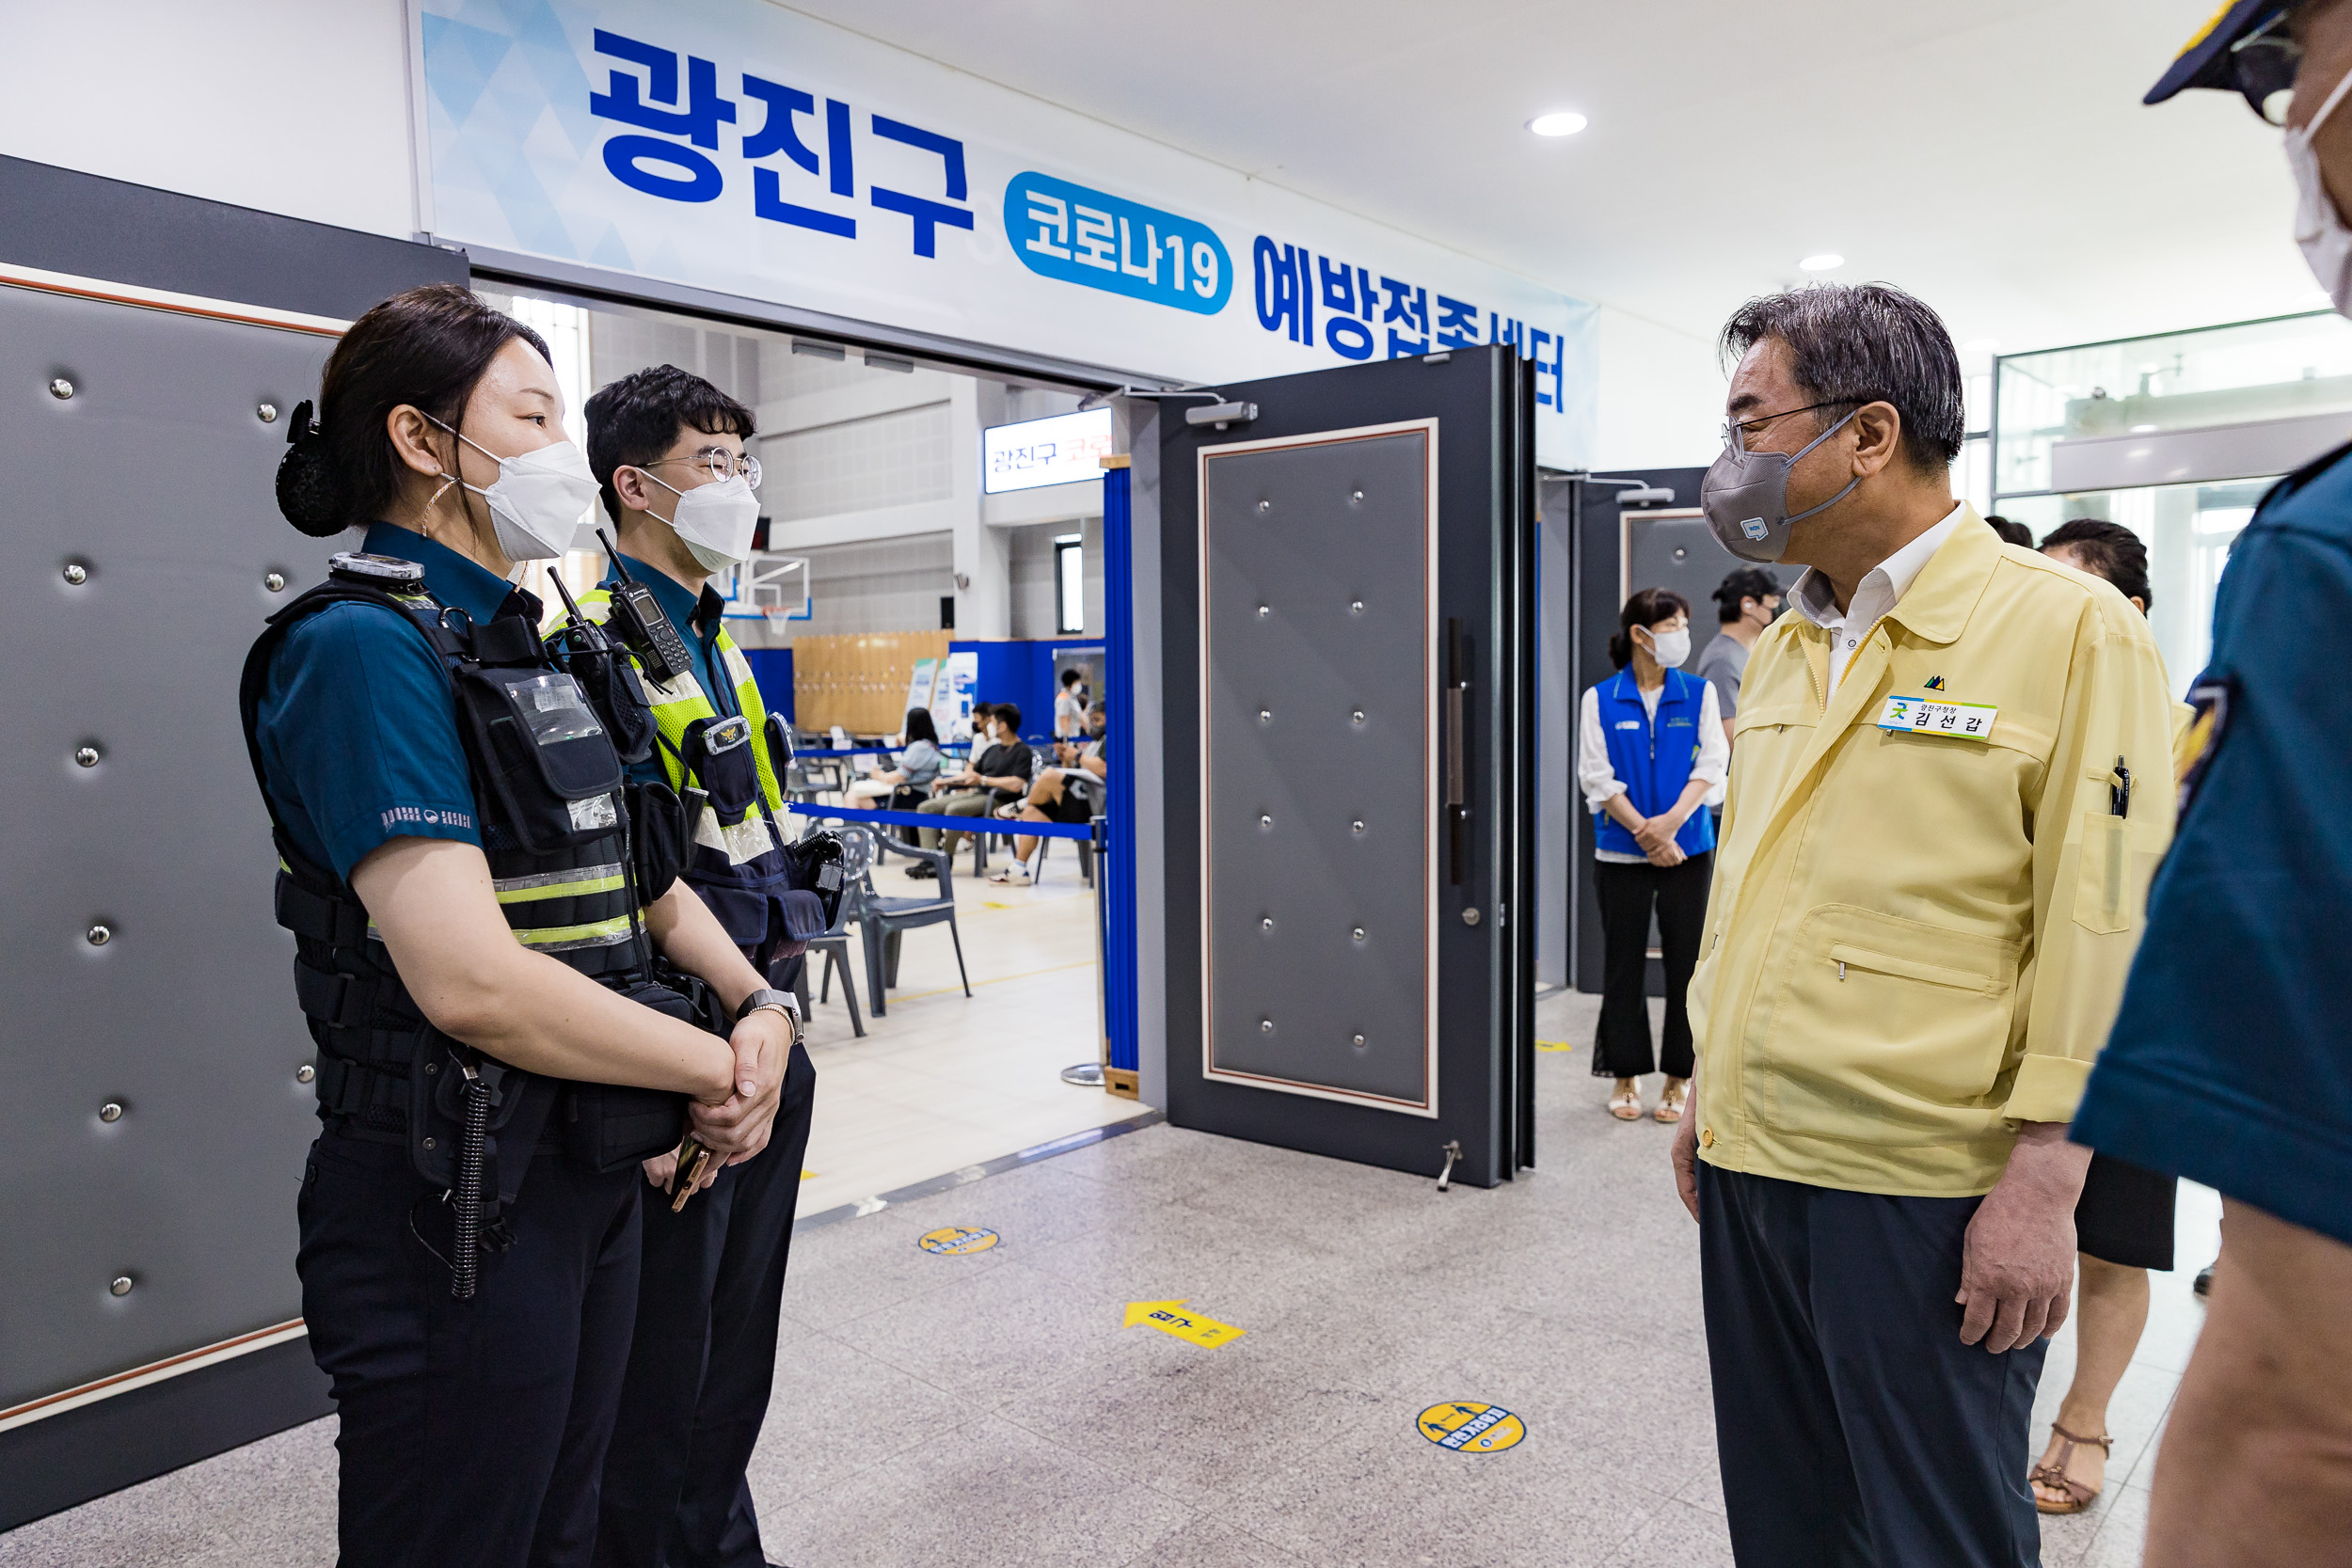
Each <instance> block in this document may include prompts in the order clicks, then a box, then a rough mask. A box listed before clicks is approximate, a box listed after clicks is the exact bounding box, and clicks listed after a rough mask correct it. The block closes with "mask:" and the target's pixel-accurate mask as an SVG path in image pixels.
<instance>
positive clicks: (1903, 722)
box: [1879, 697, 2001, 740]
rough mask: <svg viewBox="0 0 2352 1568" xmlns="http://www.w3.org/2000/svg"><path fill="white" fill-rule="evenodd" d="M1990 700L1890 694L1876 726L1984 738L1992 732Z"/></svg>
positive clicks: (1993, 711) (1994, 709)
mask: <svg viewBox="0 0 2352 1568" xmlns="http://www.w3.org/2000/svg"><path fill="white" fill-rule="evenodd" d="M2000 711H2001V710H2000V709H1999V708H1997V707H1995V706H1994V705H1992V704H1991V703H1936V702H1930V701H1929V700H1928V699H1927V698H1925V697H1889V698H1887V699H1886V706H1885V708H1884V710H1883V711H1882V712H1881V713H1880V714H1879V728H1880V729H1883V730H1898V731H1900V732H1901V733H1902V734H1904V735H1948V736H1954V737H1956V738H1958V739H1962V740H1986V739H1990V738H1991V737H1992V735H1993V718H1994V715H1995V714H1997V713H1999V712H2000Z"/></svg>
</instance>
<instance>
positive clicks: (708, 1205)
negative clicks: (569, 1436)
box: [596, 1047, 817, 1568]
mask: <svg viewBox="0 0 2352 1568" xmlns="http://www.w3.org/2000/svg"><path fill="white" fill-rule="evenodd" d="M816 1089H817V1069H816V1068H815V1066H814V1065H812V1064H811V1063H810V1061H809V1059H808V1053H807V1052H806V1051H805V1050H803V1049H802V1048H799V1047H795V1048H794V1049H793V1052H792V1061H791V1066H790V1068H789V1069H788V1070H787V1073H786V1075H785V1086H784V1101H783V1103H782V1104H781V1105H780V1106H779V1107H778V1108H777V1111H776V1122H775V1131H774V1132H772V1133H771V1135H770V1137H769V1140H768V1147H767V1148H764V1149H762V1150H761V1151H760V1152H759V1153H758V1154H757V1155H755V1157H753V1158H752V1159H750V1160H747V1161H745V1162H744V1163H743V1164H739V1165H730V1166H728V1167H727V1168H726V1169H725V1170H723V1171H722V1172H720V1174H719V1180H718V1181H717V1182H716V1183H715V1184H714V1185H712V1186H711V1187H710V1189H709V1190H708V1191H707V1192H703V1193H700V1194H697V1195H696V1196H694V1197H692V1198H691V1199H690V1200H688V1202H687V1205H686V1207H685V1208H684V1209H683V1210H682V1211H680V1212H676V1213H672V1212H670V1200H669V1199H668V1198H667V1197H665V1196H662V1195H661V1194H660V1193H651V1194H648V1196H647V1197H646V1201H645V1204H644V1221H643V1222H642V1223H643V1230H644V1269H645V1287H644V1290H643V1291H639V1292H638V1297H637V1334H636V1338H635V1339H634V1340H633V1341H632V1343H631V1344H630V1347H629V1354H628V1375H627V1377H626V1378H625V1380H624V1382H623V1385H622V1389H621V1411H620V1420H619V1425H618V1428H617V1430H616V1432H615V1433H614V1435H613V1440H612V1449H611V1450H610V1452H609V1453H608V1454H607V1455H606V1458H605V1468H604V1493H603V1516H602V1520H601V1522H600V1525H599V1528H598V1531H597V1536H596V1565H597V1568H722V1565H723V1568H765V1564H766V1562H767V1559H766V1557H765V1556H763V1555H762V1554H761V1551H760V1547H759V1520H758V1517H757V1516H756V1515H755V1513H754V1512H753V1509H752V1488H751V1482H750V1481H747V1480H746V1479H745V1478H744V1470H745V1468H746V1467H747V1466H748V1465H750V1464H751V1458H752V1448H753V1446H754V1445H755V1444H756V1443H757V1442H758V1441H759V1428H760V1423H761V1422H762V1421H763V1420H764V1419H766V1418H767V1414H768V1394H769V1389H770V1386H771V1384H772V1383H773V1381H774V1378H775V1368H776V1323H777V1318H778V1315H779V1313H780V1312H781V1311H782V1307H783V1300H784V1267H785V1261H786V1259H787V1255H788V1253H789V1251H790V1249H791V1245H792V1218H793V1212H794V1210H795V1209H796V1207H797V1206H798V1205H799V1203H800V1197H801V1161H802V1159H803V1156H805V1155H806V1153H807V1152H808V1123H809V1113H810V1110H811V1108H812V1106H813V1103H814V1101H815V1096H816Z"/></svg>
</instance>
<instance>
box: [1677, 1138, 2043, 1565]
mask: <svg viewBox="0 0 2352 1568" xmlns="http://www.w3.org/2000/svg"><path fill="white" fill-rule="evenodd" d="M1982 1201H1983V1200H1982V1199H1981V1198H1974V1197H1888V1196H1881V1195H1879V1194H1874V1193H1849V1192H1840V1191H1837V1190H1836V1189H1834V1188H1829V1187H1809V1186H1806V1185H1804V1184H1803V1183H1802V1182H1796V1181H1782V1180H1775V1179H1773V1178H1772V1177H1768V1176H1746V1175H1741V1174H1740V1173H1738V1172H1734V1171H1723V1170H1717V1169H1716V1168H1715V1167H1713V1166H1712V1165H1709V1164H1706V1163H1705V1162H1704V1161H1702V1162H1701V1163H1700V1164H1699V1270H1700V1277H1701V1282H1702V1287H1703V1294H1704V1298H1705V1303H1706V1312H1707V1357H1708V1366H1709V1367H1710V1369H1711V1370H1712V1371H1713V1374H1714V1384H1715V1442H1716V1449H1717V1452H1718V1455H1719V1457H1720V1459H1721V1462H1722V1465H1723V1476H1724V1510H1725V1512H1726V1513H1729V1515H1730V1517H1731V1545H1732V1552H1733V1555H1734V1556H1735V1557H1736V1558H1737V1559H1738V1560H1740V1562H1741V1563H1743V1564H1752V1565H1756V1568H1780V1565H1781V1564H1789V1565H1792V1568H1793V1565H1796V1564H1804V1565H1806V1568H2020V1565H2024V1568H2031V1565H2033V1564H2037V1563H2039V1562H2040V1561H2041V1560H2042V1530H2041V1525H2040V1523H2039V1521H2038V1520H2037V1519H2036V1518H2035V1516H2034V1507H2033V1494H2032V1493H2031V1492H2030V1491H2029V1490H2027V1488H2026V1467H2027V1465H2028V1464H2029V1463H2030V1456H2029V1455H2028V1453H2027V1451H2026V1437H2027V1431H2026V1427H2027V1422H2028V1419H2029V1418H2030V1417H2031V1415H2032V1412H2033V1395H2034V1386H2035V1385H2036V1384H2038V1383H2039V1382H2040V1381H2041V1379H2042V1358H2043V1356H2044V1354H2046V1353H2047V1351H2048V1349H2049V1341H2047V1340H2037V1341H2035V1342H2034V1343H2033V1344H2031V1345H2028V1346H2026V1347H2024V1348H2022V1349H2018V1350H2012V1351H2010V1352H2008V1353H2006V1354H2000V1355H1994V1354H1989V1353H1988V1352H1986V1351H1985V1350H1984V1349H1983V1347H1982V1346H1980V1345H1973V1346H1972V1345H1963V1344H1962V1343H1961V1342H1960V1319H1961V1309H1960V1307H1959V1305H1958V1304H1957V1303H1956V1302H1954V1301H1953V1300H1952V1296H1953V1293H1954V1292H1955V1291H1958V1290H1959V1289H1960V1260H1961V1243H1962V1240H1963V1237H1964V1235H1965V1234H1966V1232H1967V1229H1968V1222H1969V1220H1970V1219H1971V1218H1972V1217H1973V1216H1974V1215H1975V1214H1976V1212H1977V1206H1978V1204H1979V1203H1980V1202H1982Z"/></svg>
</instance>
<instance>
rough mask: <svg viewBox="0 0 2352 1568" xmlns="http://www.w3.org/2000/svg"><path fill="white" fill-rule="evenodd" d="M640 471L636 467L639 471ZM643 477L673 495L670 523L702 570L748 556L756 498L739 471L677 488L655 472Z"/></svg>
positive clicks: (713, 569) (756, 514) (723, 566)
mask: <svg viewBox="0 0 2352 1568" xmlns="http://www.w3.org/2000/svg"><path fill="white" fill-rule="evenodd" d="M639 472H641V473H642V472H644V470H643V469H640V470H639ZM645 477H647V478H648V479H651V480H653V482H654V483H656V484H659V485H660V486H661V487H662V488H663V489H664V490H667V491H669V492H670V493H671V494H672V495H674V496H675V497H677V511H676V512H675V514H674V515H672V517H671V519H670V526H671V527H672V528H673V529H675V530H676V531H677V536H678V538H679V539H680V540H682V541H684V543H685V545H686V547H687V549H688V550H689V551H690V552H691V553H692V555H693V557H694V559H695V561H697V562H700V563H701V565H702V569H703V570H704V571H706V572H723V571H725V570H726V569H727V568H728V567H730V566H739V565H741V564H742V563H743V562H746V561H749V560H750V559H751V558H752V537H753V535H754V534H755V533H756V532H757V531H758V529H759V498H758V497H757V496H755V495H754V494H753V493H752V486H751V482H750V481H749V480H746V479H745V478H744V477H743V476H742V475H741V474H736V475H733V476H731V477H729V478H727V479H723V480H718V481H716V482H714V483H709V484H697V485H696V486H694V488H692V489H691V490H681V489H679V488H678V487H677V486H676V485H675V484H672V483H669V482H668V481H667V480H664V479H660V478H659V477H657V476H655V475H652V474H647V475H646V476H645Z"/></svg>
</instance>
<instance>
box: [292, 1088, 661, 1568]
mask: <svg viewBox="0 0 2352 1568" xmlns="http://www.w3.org/2000/svg"><path fill="white" fill-rule="evenodd" d="M641 1180H642V1178H640V1177H639V1176H638V1174H637V1172H636V1169H635V1167H633V1166H632V1167H631V1168H629V1169H628V1170H625V1171H616V1172H613V1173H612V1174H611V1175H607V1176H599V1175H597V1174H596V1172H595V1171H593V1170H591V1169H590V1168H589V1167H588V1166H587V1165H586V1164H582V1163H581V1162H580V1161H578V1160H575V1159H571V1158H569V1157H567V1156H565V1155H564V1154H562V1153H560V1152H557V1151H555V1150H552V1149H542V1150H541V1151H540V1152H539V1153H538V1155H537V1156H536V1157H535V1158H534V1159H533V1160H532V1163H531V1170H530V1173H529V1174H528V1175H527V1176H526V1177H525V1178H524V1180H523V1184H522V1190H521V1192H520V1194H519V1195H518V1196H517V1197H516V1201H515V1204H514V1206H513V1207H512V1208H511V1209H510V1210H509V1211H508V1212H507V1218H508V1223H509V1224H510V1225H511V1226H512V1227H513V1230H514V1238H515V1240H514V1244H513V1245H512V1246H511V1247H509V1248H508V1249H507V1250H506V1251H504V1252H491V1253H485V1254H484V1255H483V1257H482V1264H481V1277H480V1282H479V1284H478V1285H477V1287H476V1290H475V1294H474V1296H473V1299H471V1300H470V1301H455V1300H453V1299H452V1298H451V1296H450V1293H449V1270H448V1268H447V1267H446V1266H445V1265H444V1264H443V1263H442V1262H441V1261H440V1259H438V1258H436V1257H435V1256H434V1255H433V1253H431V1252H429V1251H427V1250H426V1247H425V1243H424V1242H423V1241H421V1240H420V1239H419V1234H418V1233H419V1232H421V1233H422V1235H423V1237H425V1238H429V1239H430V1240H431V1242H432V1244H433V1245H434V1246H435V1247H436V1248H437V1249H438V1250H439V1251H440V1252H441V1253H442V1255H444V1256H446V1255H447V1253H448V1251H449V1236H450V1216H449V1210H448V1208H447V1206H446V1205H444V1204H442V1203H441V1202H440V1201H439V1194H438V1193H437V1192H435V1191H433V1190H432V1189H430V1188H428V1187H427V1186H426V1185H425V1183H424V1182H423V1180H421V1179H420V1178H419V1177H418V1176H417V1175H416V1173H415V1172H414V1171H413V1170H412V1169H411V1168H410V1166H409V1164H408V1152H407V1149H406V1148H405V1147H402V1146H399V1145H394V1144H386V1143H373V1142H367V1141H363V1140H360V1139H358V1138H354V1137H350V1136H348V1135H346V1134H345V1133H343V1132H340V1131H336V1130H333V1129H330V1130H328V1131H326V1132H323V1133H321V1134H320V1136H319V1139H318V1141H317V1142H316V1143H315V1144H313V1145H312V1146H311V1148H310V1161H309V1163H308V1164H307V1165H306V1166H305V1167H304V1170H303V1175H302V1196H301V1199H300V1201H299V1203H298V1205H297V1209H298V1212H299V1215H300V1221H301V1230H302V1243H301V1251H300V1252H299V1254H298V1255H297V1256H296V1259H295V1268H296V1269H297V1270H298V1271H299V1272H300V1274H301V1276H302V1316H303V1320H304V1321H305V1323H308V1324H309V1326H310V1354H312V1356H313V1357H315V1358H316V1359H317V1361H318V1364H319V1369H320V1370H322V1371H324V1372H326V1374H327V1376H328V1377H329V1378H330V1379H332V1380H333V1385H334V1394H335V1407H336V1411H337V1414H338V1416H339V1417H340V1418H341V1427H342V1430H341V1433H340V1434H339V1435H338V1436H337V1437H336V1439H335V1447H336V1449H337V1450H338V1452H339V1453H340V1454H341V1456H342V1479H341V1493H340V1498H339V1505H338V1506H339V1517H338V1521H337V1529H338V1534H339V1537H340V1542H341V1546H342V1559H341V1561H342V1568H375V1565H378V1564H381V1565H384V1568H459V1565H479V1568H543V1565H554V1564H585V1563H587V1562H588V1560H589V1555H590V1551H591V1548H592V1546H593V1544H594V1542H595V1538H596V1487H597V1482H598V1478H599V1477H600V1476H601V1474H602V1472H603V1469H604V1449H605V1441H606V1439H607V1438H608V1437H609V1436H610V1435H611V1433H612V1420H613V1412H614V1409H615V1407H616V1406H617V1404H618V1402H619V1400H620V1393H621V1366H622V1362H623V1360H624V1358H625V1357H626V1356H627V1355H628V1337H629V1326H630V1323H631V1322H632V1321H633V1318H634V1314H635V1312H636V1305H637V1188H638V1185H639V1183H640V1181H641ZM412 1217H413V1219H414V1223H415V1229H413V1230H412V1229H411V1228H410V1224H411V1219H412Z"/></svg>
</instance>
